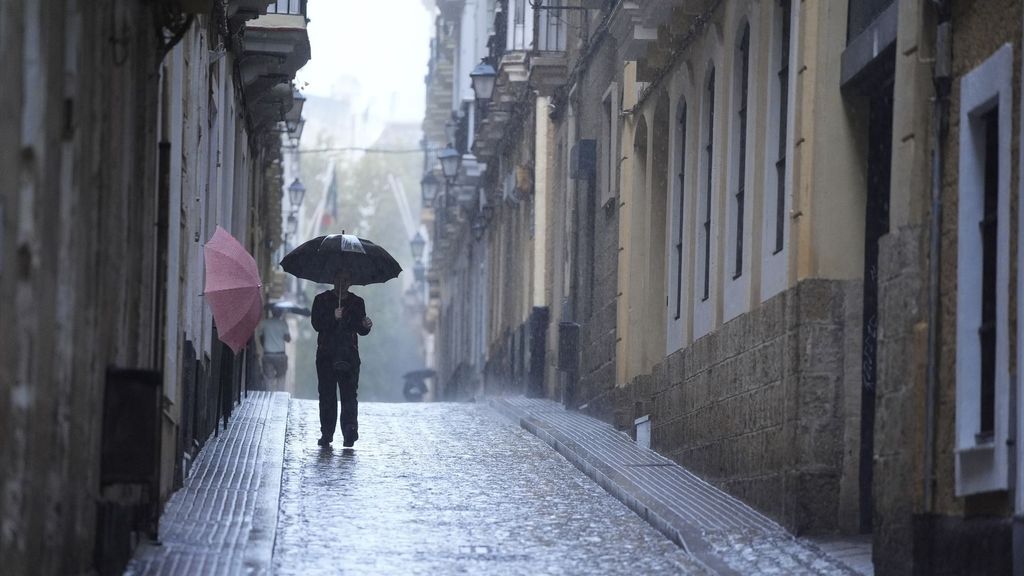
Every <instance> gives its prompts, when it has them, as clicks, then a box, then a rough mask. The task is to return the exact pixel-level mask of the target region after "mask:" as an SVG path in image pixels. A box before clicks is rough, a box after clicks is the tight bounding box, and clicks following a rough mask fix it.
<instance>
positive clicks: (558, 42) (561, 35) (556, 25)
mask: <svg viewBox="0 0 1024 576" xmlns="http://www.w3.org/2000/svg"><path fill="white" fill-rule="evenodd" d="M563 3H564V0H547V2H545V3H544V5H545V6H548V7H550V8H560V7H562V5H563ZM534 17H535V20H534V30H533V34H534V48H535V49H536V50H537V51H540V52H564V51H565V39H566V33H567V28H568V26H567V22H566V20H565V18H566V16H565V14H564V13H563V12H562V11H561V10H557V9H555V10H552V9H547V10H534Z"/></svg>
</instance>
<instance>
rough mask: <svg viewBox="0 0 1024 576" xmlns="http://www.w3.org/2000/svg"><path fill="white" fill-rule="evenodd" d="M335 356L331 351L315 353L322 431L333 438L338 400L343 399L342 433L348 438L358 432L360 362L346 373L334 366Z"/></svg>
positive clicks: (336, 420)
mask: <svg viewBox="0 0 1024 576" xmlns="http://www.w3.org/2000/svg"><path fill="white" fill-rule="evenodd" d="M333 364H334V358H333V357H332V356H331V355H330V354H320V353H318V354H317V355H316V377H317V381H318V391H319V393H320V432H321V433H322V434H323V435H324V437H325V438H327V439H328V440H333V439H334V430H335V427H336V426H337V424H338V400H339V399H340V400H341V434H342V436H344V437H345V438H346V439H348V438H352V439H353V440H354V439H355V435H356V434H358V432H359V403H358V400H357V398H356V390H357V389H358V388H359V363H358V362H356V363H354V364H352V369H351V370H349V371H348V372H345V373H338V372H337V371H335V370H334V366H333Z"/></svg>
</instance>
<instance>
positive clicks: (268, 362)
mask: <svg viewBox="0 0 1024 576" xmlns="http://www.w3.org/2000/svg"><path fill="white" fill-rule="evenodd" d="M291 341H292V335H291V333H290V332H289V331H288V323H287V322H285V321H284V319H283V318H281V311H280V310H279V309H277V308H273V309H272V310H271V317H270V318H264V319H263V320H262V321H261V322H260V326H259V342H260V345H261V346H262V348H263V361H262V365H263V377H264V378H267V379H268V380H272V381H274V382H275V383H276V382H277V381H278V380H279V379H280V378H283V377H284V375H285V372H287V371H288V355H287V354H286V353H285V344H286V343H287V342H291Z"/></svg>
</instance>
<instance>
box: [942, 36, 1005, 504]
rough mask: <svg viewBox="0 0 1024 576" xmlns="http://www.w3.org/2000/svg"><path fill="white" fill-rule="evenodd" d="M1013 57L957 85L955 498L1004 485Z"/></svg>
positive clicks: (989, 63)
mask: <svg viewBox="0 0 1024 576" xmlns="http://www.w3.org/2000/svg"><path fill="white" fill-rule="evenodd" d="M1012 65H1013V49H1012V47H1011V46H1010V45H1005V46H1003V47H1002V48H1000V49H999V50H998V51H997V52H996V53H995V54H993V55H992V56H991V57H990V58H989V59H988V60H986V61H985V62H983V63H982V64H981V65H980V66H978V67H977V68H975V69H974V70H972V71H971V72H970V73H968V74H967V75H965V76H964V77H963V78H962V79H961V83H960V100H961V110H960V164H959V186H958V191H957V195H958V208H957V210H958V213H957V216H958V224H957V226H958V228H957V328H956V493H957V495H958V496H964V495H968V494H978V493H982V492H992V491H997V490H1006V489H1007V487H1008V484H1009V482H1008V480H1009V472H1008V471H1009V464H1008V462H1009V458H1008V456H1009V449H1008V446H1007V440H1008V438H1009V435H1008V432H1009V426H1010V421H1009V420H1010V418H1009V411H1008V408H1007V405H1008V403H1009V387H1010V386H1009V379H1010V374H1009V337H1008V332H1009V321H1008V317H1009V314H1008V310H1009V276H1010V225H1009V222H1007V220H1006V219H1005V217H1001V215H1006V214H1008V213H1009V211H1010V131H1009V130H1007V129H1006V128H1007V127H1008V126H1010V125H1011V122H1012V119H1011V112H1012V104H1011V99H1012V96H1013V91H1012V88H1011V78H1012V75H1013V71H1012Z"/></svg>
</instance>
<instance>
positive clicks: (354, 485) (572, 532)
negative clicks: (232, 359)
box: [273, 400, 698, 574]
mask: <svg viewBox="0 0 1024 576" xmlns="http://www.w3.org/2000/svg"><path fill="white" fill-rule="evenodd" d="M359 420H360V437H361V439H360V440H359V442H357V444H356V448H355V449H354V450H348V449H343V448H341V447H340V442H339V443H338V444H337V445H336V446H335V447H334V449H333V450H321V449H320V448H319V447H318V446H317V445H316V440H317V438H318V437H319V419H318V412H317V403H316V402H314V401H306V400H292V401H291V405H290V409H289V415H288V431H287V440H286V446H285V461H284V473H283V477H282V485H281V501H280V515H279V517H278V526H277V539H276V543H275V547H274V559H273V565H274V572H275V573H277V574H326V573H332V574H337V573H344V574H450V573H471V574H666V573H696V572H698V568H697V565H696V564H695V563H694V562H693V561H692V560H691V559H690V558H689V557H688V556H687V555H686V554H685V553H684V552H683V551H682V550H681V549H680V548H679V547H677V546H676V545H675V544H674V543H672V542H671V541H669V540H668V539H666V538H665V537H664V536H663V535H662V534H661V533H659V532H657V531H656V530H655V529H654V528H652V527H651V526H650V525H648V524H647V523H646V522H644V521H643V520H642V519H641V518H640V517H638V516H637V515H636V514H635V513H634V512H632V511H631V510H629V509H628V508H626V507H625V506H624V505H622V504H621V503H620V502H619V501H618V500H616V499H615V498H613V497H612V496H610V495H608V494H607V493H606V492H605V491H604V490H603V489H601V488H600V487H599V486H597V485H596V484H595V483H593V482H592V481H591V480H590V479H589V478H587V477H586V476H585V475H584V474H583V473H581V472H580V471H578V470H577V469H576V468H575V467H573V466H572V465H571V464H570V463H568V462H567V461H566V460H565V459H563V458H562V457H561V456H560V455H558V454H557V453H556V452H555V451H553V450H551V448H550V447H549V446H547V445H546V444H544V443H543V442H541V441H539V440H538V439H536V438H535V437H534V436H532V435H531V434H529V433H527V432H525V431H523V430H522V429H520V428H519V427H518V426H515V425H514V424H512V423H511V422H509V421H507V420H505V419H503V418H502V417H501V416H499V415H498V414H496V413H495V412H493V411H492V410H491V409H490V408H488V407H486V406H483V405H474V404H373V403H364V404H361V405H360V417H359ZM339 440H340V438H339Z"/></svg>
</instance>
